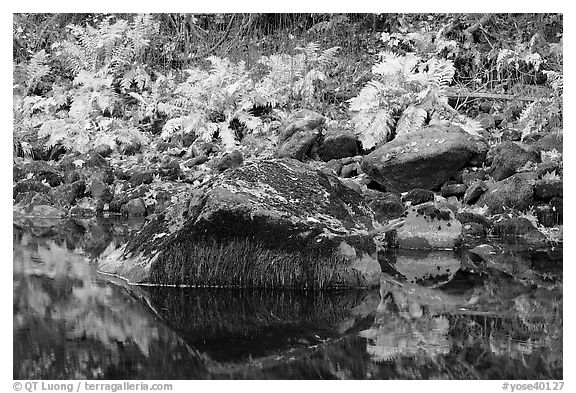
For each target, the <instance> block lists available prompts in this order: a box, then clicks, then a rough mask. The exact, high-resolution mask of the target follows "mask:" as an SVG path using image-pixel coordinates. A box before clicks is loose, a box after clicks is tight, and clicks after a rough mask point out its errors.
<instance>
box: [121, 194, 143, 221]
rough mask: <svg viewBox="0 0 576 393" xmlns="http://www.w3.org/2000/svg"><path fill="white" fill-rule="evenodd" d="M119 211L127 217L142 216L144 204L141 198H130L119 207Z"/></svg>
mask: <svg viewBox="0 0 576 393" xmlns="http://www.w3.org/2000/svg"><path fill="white" fill-rule="evenodd" d="M120 213H122V214H123V215H125V216H128V217H143V216H145V215H146V204H145V203H144V201H143V200H142V198H134V199H130V200H129V201H128V202H127V203H126V204H125V205H123V206H122V207H121V208H120Z"/></svg>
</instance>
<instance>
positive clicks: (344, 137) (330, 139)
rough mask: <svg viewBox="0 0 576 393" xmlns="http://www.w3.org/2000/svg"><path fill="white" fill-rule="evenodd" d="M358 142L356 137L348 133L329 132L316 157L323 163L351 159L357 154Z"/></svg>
mask: <svg viewBox="0 0 576 393" xmlns="http://www.w3.org/2000/svg"><path fill="white" fill-rule="evenodd" d="M358 146H359V142H358V138H357V137H356V135H354V134H353V133H351V132H349V131H341V130H331V131H329V132H328V134H327V135H326V136H325V137H324V141H323V142H322V145H321V146H320V148H319V149H318V156H320V158H321V159H322V160H323V161H330V160H333V159H338V158H344V157H353V156H355V155H357V154H358V152H359V150H358Z"/></svg>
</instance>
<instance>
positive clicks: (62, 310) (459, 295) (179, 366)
mask: <svg viewBox="0 0 576 393" xmlns="http://www.w3.org/2000/svg"><path fill="white" fill-rule="evenodd" d="M141 225H142V223H141V222H133V221H112V220H107V221H105V220H98V221H96V220H76V221H73V220H66V221H45V222H43V221H39V220H36V221H35V222H34V223H31V222H26V221H18V222H15V223H14V241H13V244H14V258H13V263H14V273H13V275H14V279H13V280H14V281H13V282H14V287H13V288H14V289H13V291H14V292H13V293H14V299H13V314H14V315H13V319H14V328H13V329H14V331H13V334H14V347H13V354H14V370H13V374H14V378H15V379H268V378H273V379H562V372H563V364H562V340H563V336H562V301H563V300H562V250H559V249H556V250H545V251H540V252H534V251H531V252H529V251H526V250H523V249H522V248H521V247H513V246H506V247H502V246H498V245H493V246H494V249H493V250H488V251H490V252H488V251H487V250H482V249H481V250H480V251H478V252H475V253H470V252H462V253H458V254H456V253H452V252H450V253H446V252H436V253H422V252H420V253H417V252H395V253H388V254H387V255H382V256H381V263H382V267H383V270H384V272H385V273H384V274H383V275H382V280H381V288H380V290H374V291H345V292H323V293H318V292H316V293H314V292H304V291H280V290H277V291H272V290H223V289H220V290H208V289H192V288H160V287H135V286H128V285H126V284H124V283H123V282H122V281H120V280H117V279H113V278H111V277H109V276H105V275H102V274H100V273H98V271H97V269H96V267H95V266H94V263H93V262H92V261H93V259H94V258H95V257H97V256H98V255H99V254H100V253H101V252H102V251H103V250H104V249H105V248H106V247H108V246H109V245H110V244H111V243H113V244H114V243H116V244H120V243H122V242H123V241H125V240H126V237H127V236H128V234H129V233H130V232H132V231H135V230H138V229H139V228H140V226H141Z"/></svg>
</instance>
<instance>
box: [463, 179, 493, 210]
mask: <svg viewBox="0 0 576 393" xmlns="http://www.w3.org/2000/svg"><path fill="white" fill-rule="evenodd" d="M487 189H488V186H487V185H486V183H484V182H483V181H481V180H478V181H476V182H475V183H474V184H472V185H470V187H468V188H467V189H466V192H465V193H464V198H463V201H464V203H467V204H469V205H472V204H474V203H475V202H476V201H477V200H478V199H479V198H480V197H481V196H482V194H484V192H486V190H487Z"/></svg>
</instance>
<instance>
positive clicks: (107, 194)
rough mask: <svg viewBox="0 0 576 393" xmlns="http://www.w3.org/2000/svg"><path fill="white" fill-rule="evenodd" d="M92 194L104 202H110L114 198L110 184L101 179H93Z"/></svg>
mask: <svg viewBox="0 0 576 393" xmlns="http://www.w3.org/2000/svg"><path fill="white" fill-rule="evenodd" d="M89 193H90V196H92V198H94V199H95V200H99V201H102V202H103V203H110V202H111V201H112V198H113V194H112V191H111V190H110V187H108V185H107V184H106V183H104V182H102V181H100V180H97V179H96V180H93V181H92V184H90V189H89Z"/></svg>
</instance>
